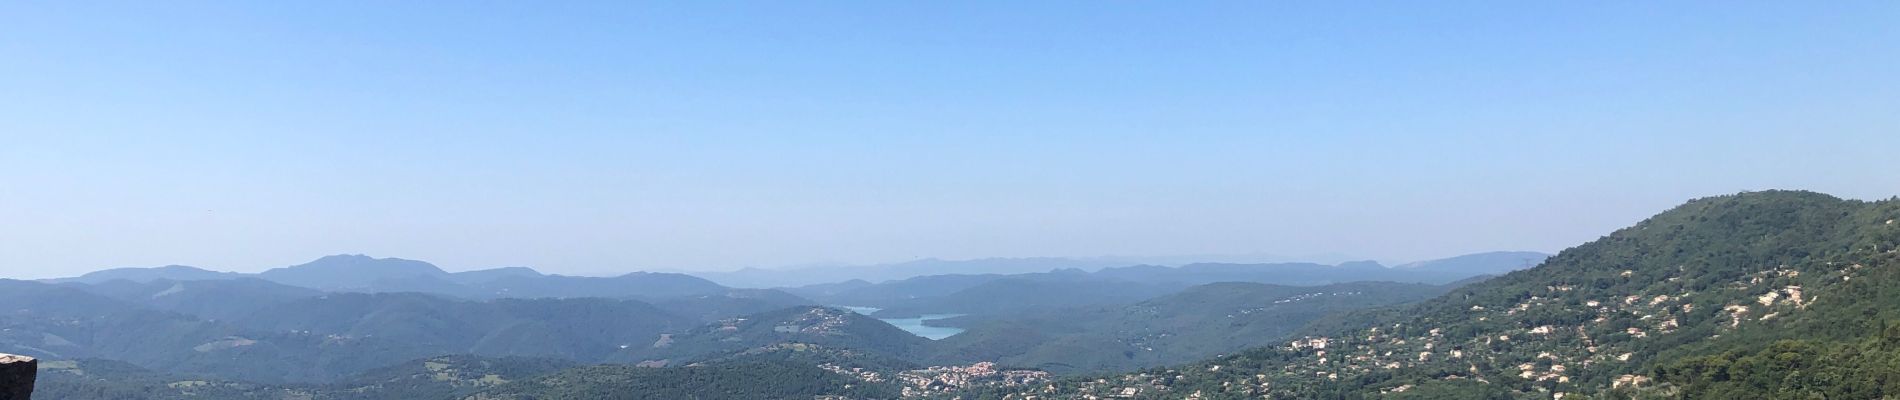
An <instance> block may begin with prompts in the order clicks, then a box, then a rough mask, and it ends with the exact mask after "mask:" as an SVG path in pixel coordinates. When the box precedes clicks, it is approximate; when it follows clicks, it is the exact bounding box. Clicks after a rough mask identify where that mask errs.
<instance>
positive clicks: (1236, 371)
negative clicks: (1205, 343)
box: [981, 191, 1900, 399]
mask: <svg viewBox="0 0 1900 400" xmlns="http://www.w3.org/2000/svg"><path fill="white" fill-rule="evenodd" d="M1896 219H1900V201H1894V200H1887V201H1880V202H1861V201H1848V200H1841V199H1837V198H1834V197H1830V196H1826V195H1822V194H1816V193H1809V192H1790V191H1774V192H1758V193H1743V194H1739V195H1731V196H1720V197H1712V198H1705V199H1699V200H1695V201H1691V202H1689V203H1687V204H1684V205H1682V206H1680V207H1677V208H1675V209H1672V210H1669V211H1668V212H1664V213H1662V214H1659V215H1656V216H1654V217H1652V218H1649V219H1647V220H1644V221H1642V222H1640V223H1638V224H1636V225H1635V226H1632V227H1629V228H1624V229H1621V230H1618V231H1616V232H1615V233H1612V234H1610V235H1609V236H1605V237H1603V238H1601V239H1598V240H1595V241H1592V242H1589V243H1586V244H1583V245H1581V246H1578V247H1575V248H1572V249H1569V250H1566V251H1564V252H1562V253H1560V254H1558V255H1556V256H1555V257H1552V258H1551V259H1550V260H1548V261H1547V262H1545V263H1544V264H1543V265H1541V266H1539V267H1537V268H1533V269H1529V270H1524V271H1518V272H1514V273H1511V274H1507V275H1504V276H1502V277H1499V278H1496V279H1492V280H1489V281H1486V282H1481V283H1477V284H1473V285H1469V286H1467V287H1464V288H1461V289H1459V290H1455V291H1452V292H1451V293H1449V294H1447V295H1445V296H1442V297H1439V298H1437V299H1433V300H1431V301H1427V302H1423V303H1420V304H1418V305H1414V306H1407V307H1402V308H1398V309H1388V310H1382V311H1371V312H1362V313H1358V314H1355V315H1351V316H1347V317H1341V318H1331V319H1328V320H1327V321H1326V322H1325V323H1321V324H1316V325H1315V326H1314V327H1311V328H1309V330H1308V331H1307V335H1304V336H1302V337H1300V338H1297V339H1294V340H1289V341H1287V343H1283V344H1280V345H1276V346H1272V347H1265V348H1259V349H1254V350H1250V351H1247V352H1244V353H1242V354H1238V355H1233V356H1228V357H1222V358H1218V359H1214V360H1210V361H1206V362H1202V363H1198V364H1191V365H1185V366H1181V367H1177V368H1166V369H1156V370H1149V371H1144V372H1141V373H1135V374H1129V375H1123V376H1116V377H1111V378H1105V379H1099V380H1097V379H1091V380H1072V381H1067V382H1065V383H1063V384H1061V385H1058V387H1057V388H1056V389H1055V390H1053V391H1046V392H1045V391H1040V390H1039V391H1036V392H1034V393H1032V392H1026V391H1024V392H1013V393H1011V392H991V393H982V394H981V395H982V397H1007V398H1027V396H1031V395H1035V396H1041V397H1044V398H1049V397H1053V398H1081V397H1088V396H1091V395H1103V394H1109V393H1113V394H1117V395H1122V394H1126V395H1130V396H1132V397H1135V398H1183V397H1198V398H1261V397H1263V396H1264V397H1268V398H1362V397H1372V396H1379V395H1390V396H1393V397H1425V398H1484V397H1507V398H1511V397H1514V398H1552V397H1556V396H1558V395H1559V394H1562V395H1565V396H1576V395H1586V396H1609V397H1630V396H1636V397H1685V398H1711V399H1716V398H1881V397H1887V396H1893V395H1896V394H1897V393H1896V392H1895V391H1893V389H1892V387H1891V385H1892V384H1891V383H1890V382H1895V380H1893V379H1891V378H1892V377H1893V374H1894V373H1895V372H1894V371H1900V367H1896V364H1894V363H1892V360H1894V359H1895V356H1896V353H1895V351H1896V350H1895V347H1894V346H1893V345H1891V343H1893V341H1892V340H1890V339H1888V338H1889V337H1893V335H1891V334H1890V332H1891V327H1892V326H1895V325H1900V301H1896V300H1900V275H1896V274H1895V273H1894V272H1893V270H1894V269H1895V268H1896V267H1900V255H1896V253H1895V248H1896V244H1900V225H1896V223H1895V222H1894V221H1895V220H1896Z"/></svg>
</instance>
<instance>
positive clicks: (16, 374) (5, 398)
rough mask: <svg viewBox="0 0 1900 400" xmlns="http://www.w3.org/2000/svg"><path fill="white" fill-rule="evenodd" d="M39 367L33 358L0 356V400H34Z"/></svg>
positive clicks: (38, 363)
mask: <svg viewBox="0 0 1900 400" xmlns="http://www.w3.org/2000/svg"><path fill="white" fill-rule="evenodd" d="M39 367H40V362H39V360H34V359H33V357H27V356H16V355H12V354H0V400H28V399H31V398H33V377H34V376H35V375H37V374H39Z"/></svg>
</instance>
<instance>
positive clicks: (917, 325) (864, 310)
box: [838, 306, 963, 340]
mask: <svg viewBox="0 0 1900 400" xmlns="http://www.w3.org/2000/svg"><path fill="white" fill-rule="evenodd" d="M838 308H843V309H846V310H851V311H852V312H856V313H858V314H864V315H871V313H874V312H877V310H879V308H877V307H852V306H838ZM961 316H963V314H924V315H923V316H920V317H917V318H878V319H877V320H879V321H884V322H885V323H888V324H891V326H895V327H897V329H903V330H904V331H905V332H910V334H912V335H917V336H923V337H924V338H925V339H930V340H937V339H943V338H947V337H950V336H952V335H956V334H958V333H963V328H951V327H944V326H926V325H924V321H931V320H939V319H944V318H956V317H961Z"/></svg>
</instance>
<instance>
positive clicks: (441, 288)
mask: <svg viewBox="0 0 1900 400" xmlns="http://www.w3.org/2000/svg"><path fill="white" fill-rule="evenodd" d="M237 279H261V280H265V281H269V282H274V283H277V284H282V285H289V286H295V287H299V288H309V289H317V290H323V291H331V292H363V293H394V292H416V293H430V294H437V295H444V296H451V297H457V298H465V299H495V298H542V297H561V298H569V297H608V298H643V299H658V298H668V297H676V296H696V295H724V294H726V293H727V292H729V291H730V290H732V289H730V288H727V287H725V286H722V285H719V284H717V283H713V282H712V281H708V280H705V279H701V278H699V277H695V276H692V275H687V274H678V273H664V272H633V273H628V274H625V275H620V276H615V277H580V276H564V275H548V274H542V273H541V272H540V271H535V270H534V269H532V268H527V267H505V268H492V269H483V270H475V271H465V272H447V271H444V270H442V269H441V268H439V267H436V266H435V265H434V264H430V263H428V262H425V261H417V260H407V259H401V258H376V257H370V256H366V255H361V254H339V255H332V256H324V257H321V258H318V259H316V260H313V261H310V262H307V263H303V264H298V265H292V266H288V267H280V268H272V269H269V270H265V271H264V272H261V273H256V274H246V273H237V272H219V271H210V270H205V269H201V268H196V267H189V266H181V265H170V266H164V267H155V268H114V269H108V270H102V271H97V272H92V273H87V274H85V275H81V276H78V277H72V278H58V279H48V280H44V282H51V283H83V284H103V283H108V282H111V281H115V280H123V281H129V282H132V283H148V282H152V281H158V280H165V281H177V282H189V281H208V280H237Z"/></svg>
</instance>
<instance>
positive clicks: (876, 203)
mask: <svg viewBox="0 0 1900 400" xmlns="http://www.w3.org/2000/svg"><path fill="white" fill-rule="evenodd" d="M627 3H632V2H620V1H612V2H601V3H584V2H539V1H512V2H381V1H376V2H331V1H321V2H277V1H253V2H210V1H204V2H197V1H194V2H117V3H94V2H4V3H0V276H11V277H48V276H58V275H68V274H75V273H79V272H83V271H88V270H93V269H98V268H104V267H115V266H155V265H163V264H188V265H196V266H201V267H207V268H213V269H222V270H237V271H257V270H261V269H264V268H269V267H276V266H283V265H289V264H295V263H300V262H303V261H307V260H309V259H313V258H316V257H318V256H321V255H325V254H334V253H367V254H371V255H376V256H396V257H404V258H415V259H423V260H429V261H433V262H436V263H437V264H439V265H442V266H443V267H445V268H447V269H450V270H463V269H473V268H482V267H492V266H512V265H526V266H533V267H536V268H540V269H542V270H545V271H553V272H563V273H588V274H599V273H607V272H621V271H631V270H636V269H653V268H673V269H726V268H732V267H740V266H751V265H787V264H803V263H812V262H853V263H869V262H885V261H901V260H906V259H912V258H917V257H944V258H973V257H989V256H1092V255H1174V254H1220V253H1275V254H1317V253H1348V254H1355V255H1361V256H1364V257H1369V258H1377V259H1380V260H1387V261H1406V260H1413V259H1420V258H1432V257H1440V256H1447V255H1454V254H1459V253H1465V252H1474V251H1486V250H1504V249H1513V250H1517V249H1522V250H1542V251H1556V250H1560V249H1562V248H1564V247H1567V246H1571V245H1574V244H1577V243H1581V242H1583V241H1587V240H1590V239H1594V238H1596V237H1598V236H1600V235H1602V234H1605V233H1608V232H1609V231H1610V230H1612V229H1615V228H1618V227H1622V226H1626V225H1629V224H1631V223H1633V222H1635V221H1637V220H1640V219H1642V218H1643V217H1646V216H1648V215H1651V214H1653V213H1655V212H1659V211H1662V210H1664V209H1666V208H1668V207H1671V206H1674V205H1677V204H1680V203H1681V202H1683V201H1685V200H1688V199H1690V198H1693V197H1698V196H1706V195H1715V194H1725V193H1733V192H1737V191H1741V190H1749V189H1768V188H1800V189H1811V190H1817V191H1823V192H1828V193H1832V194H1835V195H1839V196H1843V197H1852V198H1862V199H1874V198H1886V197H1888V196H1893V195H1896V194H1900V23H1896V21H1900V2H1893V1H1874V2H1825V3H1815V2H1734V1H1719V2H1702V3H1699V4H1698V2H1566V3H1551V2H1471V3H1456V2H1415V1H1401V2H1391V3H1371V2H1305V3H1304V4H1291V3H1292V2H1260V1H1247V2H1235V3H1200V4H1188V3H1179V2H1139V4H1137V2H1103V1H1078V2H935V3H937V4H926V3H925V2H911V1H898V2H891V1H868V2H845V1H813V2H785V1H774V2H760V3H744V2H697V1H691V2H678V3H650V4H627ZM946 3H948V4H946ZM1029 3H1034V4H1029ZM1343 3H1352V4H1343ZM1658 3H1665V4H1658ZM1822 6H1826V7H1825V8H1823V7H1822Z"/></svg>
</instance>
